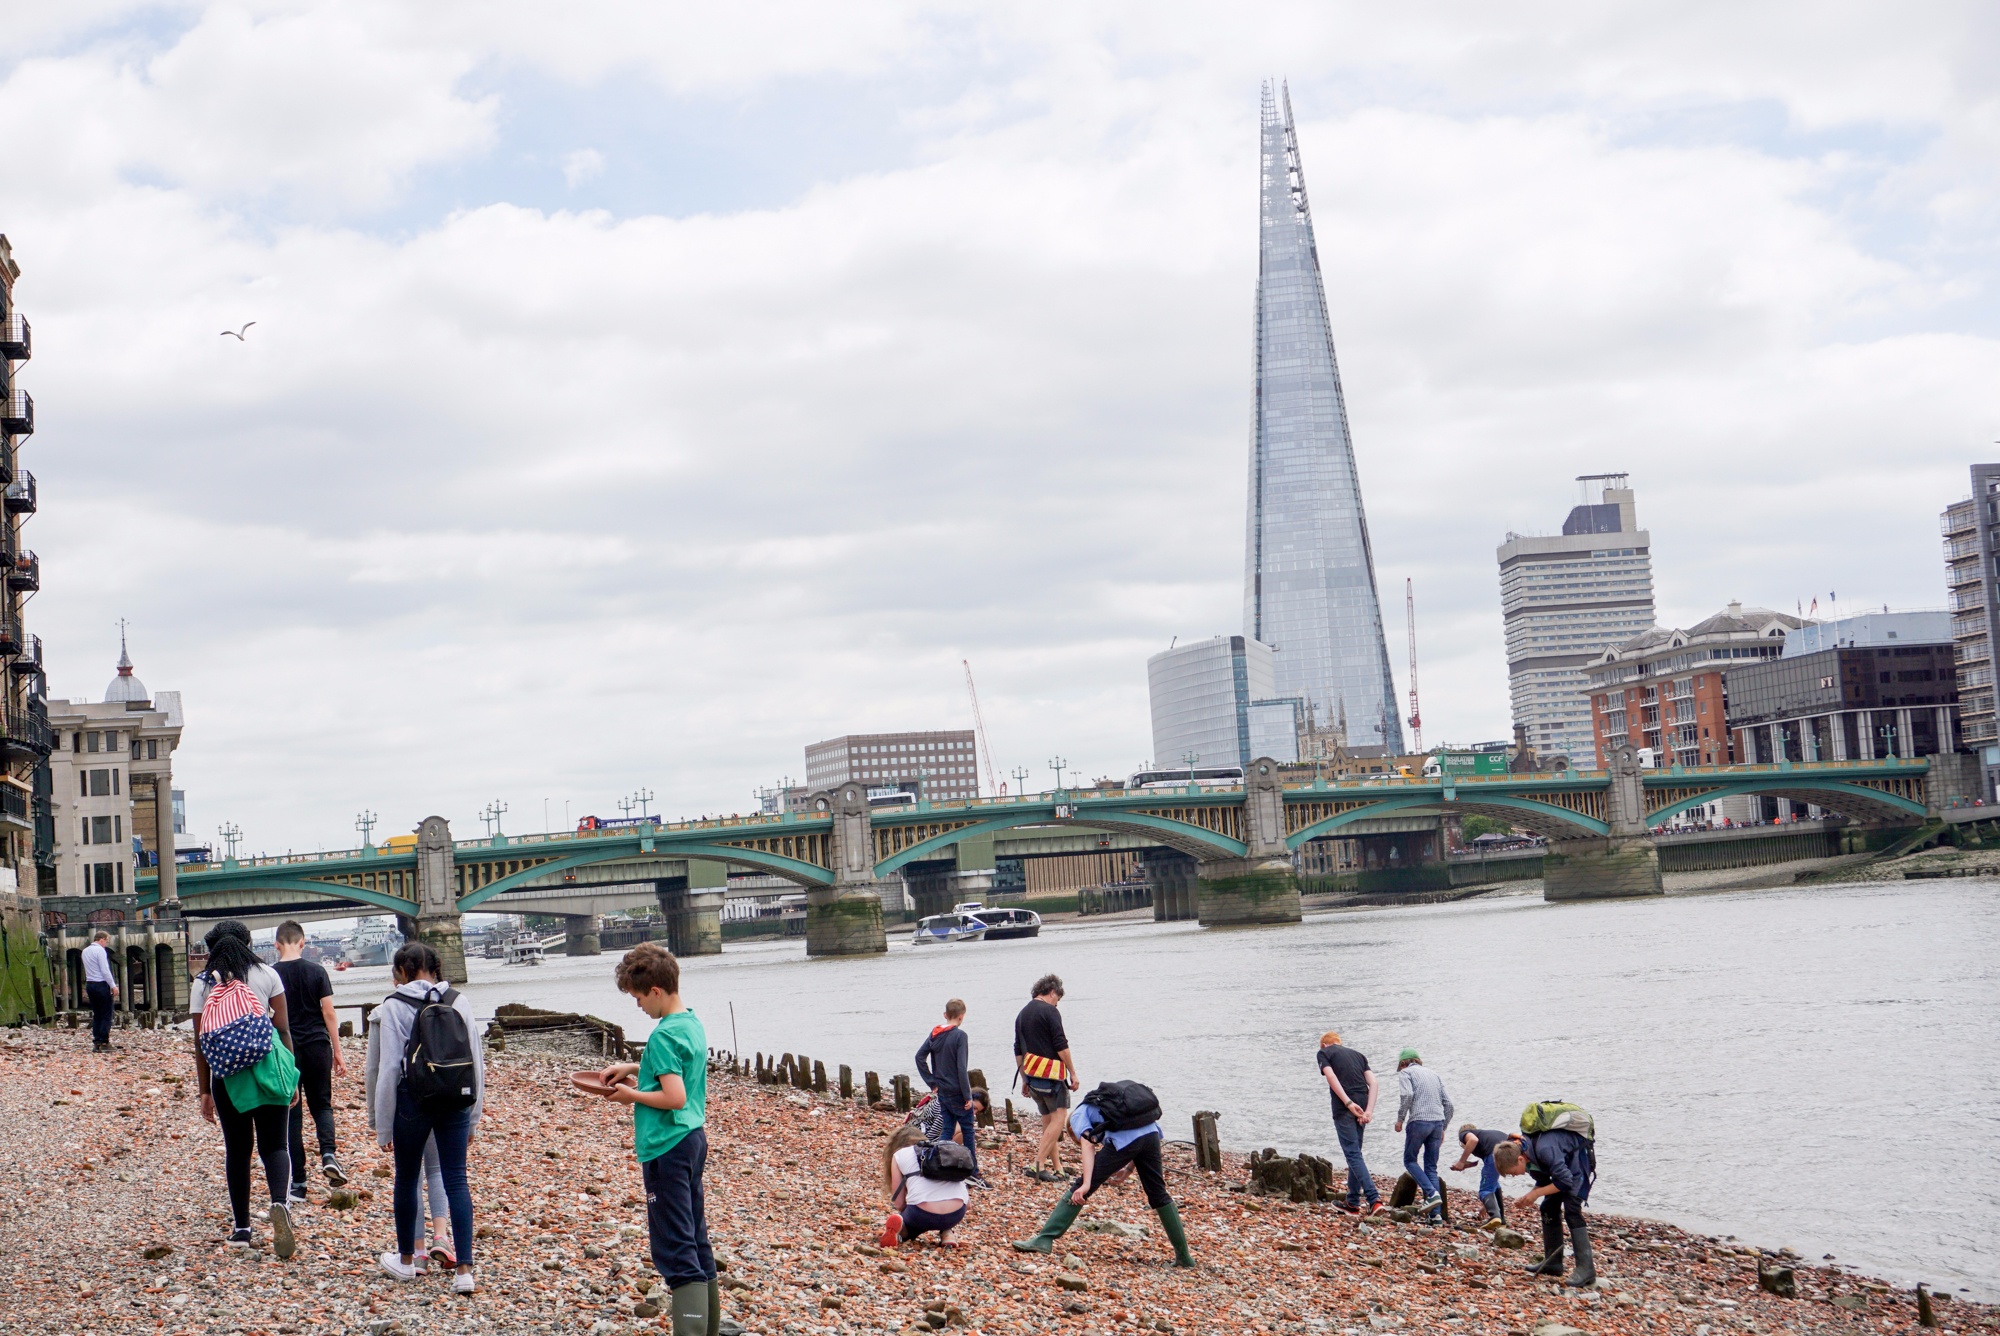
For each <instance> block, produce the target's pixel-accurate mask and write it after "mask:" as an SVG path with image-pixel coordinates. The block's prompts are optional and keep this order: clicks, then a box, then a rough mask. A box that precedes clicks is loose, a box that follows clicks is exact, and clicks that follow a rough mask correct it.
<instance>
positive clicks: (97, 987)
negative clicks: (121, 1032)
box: [83, 932, 118, 1053]
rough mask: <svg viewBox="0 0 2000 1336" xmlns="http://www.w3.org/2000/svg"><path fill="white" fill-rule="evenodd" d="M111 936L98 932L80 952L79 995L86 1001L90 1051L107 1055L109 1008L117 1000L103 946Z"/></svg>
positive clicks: (115, 983)
mask: <svg viewBox="0 0 2000 1336" xmlns="http://www.w3.org/2000/svg"><path fill="white" fill-rule="evenodd" d="M110 940H111V934H110V933H108V932H100V933H98V934H97V935H96V936H95V937H93V938H91V939H90V945H89V946H86V947H84V948H83V995H84V996H85V997H87V998H89V999H90V1051H91V1052H93V1053H109V1052H110V1051H111V1008H112V1006H113V1004H114V1003H116V1002H117V1000H118V981H117V980H116V979H114V978H112V977H111V952H110V950H109V949H108V948H107V947H106V946H105V945H104V944H105V943H106V942H108V941H110Z"/></svg>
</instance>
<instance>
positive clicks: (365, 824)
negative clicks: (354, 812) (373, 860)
mask: <svg viewBox="0 0 2000 1336" xmlns="http://www.w3.org/2000/svg"><path fill="white" fill-rule="evenodd" d="M378 820H380V818H379V817H377V816H376V815H375V814H374V813H373V812H371V811H369V810H367V809H366V808H363V809H362V810H361V814H360V815H359V816H357V817H355V818H354V828H355V829H356V830H358V831H360V832H361V847H362V848H363V849H373V848H374V847H375V841H374V839H373V838H372V836H373V835H374V834H375V823H376V821H378Z"/></svg>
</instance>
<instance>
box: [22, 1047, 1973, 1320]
mask: <svg viewBox="0 0 2000 1336" xmlns="http://www.w3.org/2000/svg"><path fill="white" fill-rule="evenodd" d="M116 1042H117V1045H118V1049H117V1051H116V1052H114V1053H112V1054H110V1055H106V1056H94V1055H92V1054H90V1053H88V1052H87V1051H85V1049H84V1048H83V1046H82V1042H81V1041H80V1040H79V1038H78V1036H76V1035H74V1034H71V1033H69V1032H68V1031H63V1030H56V1031H44V1030H38V1029H28V1030H16V1031H8V1032H7V1033H6V1035H5V1038H4V1042H0V1183H4V1184H5V1187H4V1193H5V1199H6V1211H5V1213H4V1215H5V1218H4V1220H0V1243H4V1245H5V1251H6V1257H7V1262H6V1287H7V1288H6V1292H7V1294H8V1309H7V1322H6V1326H7V1329H8V1330H9V1331H10V1332H37V1333H40V1332H70V1333H81V1332H85V1331H95V1332H141V1331H144V1332H154V1331H160V1332H273V1333H287V1334H289V1333H322V1332H325V1333H333V1332H341V1333H356V1334H357V1336H359V1334H360V1333H368V1332H375V1333H384V1332H408V1333H418V1332H459V1331H494V1332H503V1333H514V1332H524V1333H556V1332H564V1333H568V1332H578V1333H588V1332H596V1333H598V1336H605V1334H606V1333H610V1332H625V1331H640V1330H646V1331H652V1330H665V1329H666V1325H665V1323H664V1320H663V1319H662V1318H660V1317H657V1316H651V1315H649V1311H650V1310H649V1307H648V1306H647V1305H646V1303H645V1298H646V1295H647V1293H648V1292H649V1291H650V1290H651V1288H652V1286H653V1284H654V1279H655V1278H654V1276H653V1275H652V1272H651V1268H650V1266H649V1265H648V1262H647V1256H646V1248H645V1239H644V1207H643V1203H642V1197H641V1192H642V1189H641V1187H640V1182H639V1175H638V1172H637V1169H636V1167H635V1166H634V1165H633V1163H632V1160H631V1149H630V1146H631V1124H630V1116H629V1114H627V1113H626V1112H625V1111H624V1110H623V1109H622V1108H619V1107H617V1106H613V1105H610V1104H607V1103H605V1102H603V1101H601V1100H598V1099H596V1098H594V1097H590V1096H584V1095H580V1094H577V1093H575V1092H573V1091H572V1090H571V1089H570V1088H569V1086H568V1083H567V1081H566V1080H565V1074H566V1072H567V1071H568V1070H569V1069H570V1068H572V1067H580V1066H584V1065H587V1064H586V1059H584V1058H582V1057H581V1056H578V1057H564V1056H561V1055H551V1054H548V1053H539V1052H534V1053H531V1052H525V1051H519V1050H510V1051H507V1052H504V1053H498V1054H495V1055H493V1057H492V1061H491V1065H490V1072H491V1082H490V1087H489V1094H488V1105H487V1117H486V1118H485V1120H484V1121H483V1123H482V1125H481V1127H480V1129H479V1133H478V1135H477V1137H476V1138H475V1139H474V1141H473V1143H472V1150H473V1164H472V1182H473V1194H474V1199H475V1202H476V1210H477V1215H478V1222H479V1229H480V1233H481V1236H482V1237H481V1238H480V1239H479V1242H478V1248H479V1255H478V1258H477V1264H478V1275H479V1281H480V1291H479V1293H478V1294H476V1295H474V1296H472V1297H470V1298H462V1299H455V1298H453V1297H452V1296H451V1295H450V1294H448V1293H447V1292H446V1289H445V1283H444V1281H443V1280H442V1279H441V1278H440V1277H438V1276H436V1275H432V1276H427V1277H425V1278H423V1279H421V1280H419V1281H417V1282H415V1283H411V1284H399V1283H397V1282H394V1281H391V1280H389V1279H388V1278H387V1277H385V1276H383V1275H381V1274H380V1272H379V1271H378V1270H377V1269H376V1265H375V1254H376V1253H378V1252H379V1251H381V1250H382V1249H383V1248H384V1247H386V1246H388V1245H389V1243H390V1242H391V1241H392V1238H393V1230H392V1225H391V1220H390V1214H389V1200H388V1199H389V1191H388V1189H389V1180H388V1178H387V1177H384V1176H381V1175H382V1173H383V1171H385V1170H386V1168H387V1164H388V1158H387V1156H386V1154H383V1153H381V1152H378V1151H377V1150H376V1149H375V1147H374V1142H373V1139H372V1138H371V1137H370V1136H369V1135H368V1133H367V1131H366V1126H365V1121H364V1117H365V1115H364V1114H363V1112H362V1110H361V1108H360V1104H361V1099H360V1091H359V1084H358V1080H357V1079H354V1078H350V1079H349V1080H348V1081H346V1082H342V1083H340V1084H339V1086H338V1088H337V1100H336V1102H337V1104H338V1106H339V1107H338V1122H339V1128H340V1135H341V1138H342V1147H343V1156H344V1158H345V1161H346V1163H347V1166H348V1169H349V1172H350V1173H351V1174H352V1175H353V1182H352V1183H351V1184H350V1187H351V1188H353V1189H356V1190H357V1196H356V1200H355V1202H354V1204H353V1205H352V1206H351V1207H350V1208H349V1209H345V1210H337V1209H334V1208H333V1206H332V1205H331V1204H330V1203H329V1200H328V1194H327V1191H326V1188H325V1185H324V1184H323V1183H322V1182H320V1181H319V1179H318V1177H317V1174H316V1173H315V1175H314V1178H313V1182H312V1199H313V1200H312V1204H311V1205H309V1206H307V1207H306V1208H304V1209H303V1210H302V1211H300V1212H299V1219H298V1227H297V1229H298V1236H299V1249H298V1254H297V1256H295V1257H294V1258H293V1259H292V1260H291V1261H290V1262H284V1263H280V1262H276V1261H273V1260H271V1259H270V1256H269V1254H268V1252H266V1251H263V1250H262V1249H258V1250H252V1251H249V1252H243V1251H232V1250H230V1249H228V1248H225V1247H223V1246H222V1245H221V1243H220V1240H221V1239H222V1238H223V1236H224V1235H225V1233H226V1232H227V1223H228V1222H227V1218H226V1210H227V1207H226V1200H225V1197H224V1193H223V1188H222V1142H221V1136H220V1134H219V1132H217V1131H216V1129H215V1128H214V1127H212V1126H211V1125H209V1124H207V1123H204V1122H202V1121H201V1118H200V1115H199V1112H198V1108H199V1102H198V1100H197V1099H196V1098H195V1096H194V1092H193V1079H192V1076H193V1073H192V1064H191V1062H190V1061H189V1059H188V1048H187V1045H188V1043H189V1040H188V1037H187V1035H186V1034H185V1033H184V1032H181V1033H166V1032H146V1031H122V1032H120V1033H119V1035H118V1036H117V1039H116ZM347 1051H348V1055H349V1063H350V1067H351V1068H355V1069H358V1066H359V1062H358V1060H359V1057H360V1052H359V1046H358V1044H356V1043H354V1042H352V1041H350V1042H349V1044H348V1049H347ZM898 1121H899V1117H898V1115H895V1114H893V1113H882V1112H877V1111H874V1110H872V1109H868V1108H864V1107H862V1106H860V1105H859V1104H858V1103H856V1102H853V1101H846V1102H843V1101H841V1100H839V1099H838V1097H837V1096H832V1095H816V1094H813V1093H811V1092H801V1091H798V1090H795V1089H791V1088H788V1087H785V1086H777V1085H759V1084H756V1083H755V1082H754V1081H752V1080H750V1079H747V1078H744V1077H737V1076H731V1075H729V1074H728V1073H727V1072H726V1071H718V1072H716V1073H715V1074H714V1075H713V1076H712V1078H711V1084H710V1097H709V1136H710V1142H711V1147H712V1150H711V1155H710V1160H709V1168H708V1205H709V1220H710V1224H711V1230H712V1232H713V1234H714V1238H715V1244H716V1249H717V1254H718V1256H719V1258H720V1259H721V1260H722V1261H723V1262H725V1263H726V1265H727V1270H726V1271H725V1272H724V1273H723V1274H724V1285H725V1287H726V1294H725V1300H724V1312H725V1314H726V1316H727V1318H728V1320H729V1322H730V1323H732V1324H735V1325H740V1326H741V1328H742V1329H744V1330H746V1331H749V1332H756V1333H769V1334H770V1336H780V1334H781V1333H787V1332H792V1333H797V1332H807V1331H813V1332H821V1331H841V1332H845V1331H874V1332H882V1331H909V1330H930V1329H931V1328H932V1327H934V1326H936V1325H939V1324H943V1325H946V1326H952V1327H955V1328H956V1329H958V1330H966V1331H982V1332H1026V1331H1031V1330H1033V1331H1041V1330H1048V1329H1055V1330H1061V1331H1067V1332H1076V1333H1085V1332H1105V1333H1109V1332H1133V1331H1143V1330H1152V1331H1171V1332H1204V1333H1206V1332H1217V1333H1220V1332H1245V1331H1264V1332H1354V1333H1363V1332H1367V1333H1372V1332H1376V1331H1384V1330H1405V1331H1410V1332H1433V1331H1463V1332H1492V1333H1496V1336H1497V1334H1499V1333H1524V1334H1529V1333H1534V1332H1536V1331H1537V1330H1550V1331H1552V1330H1553V1329H1552V1328H1550V1327H1549V1325H1548V1324H1551V1323H1553V1324H1560V1325H1561V1326H1565V1327H1570V1328H1575V1329H1579V1330H1582V1331H1586V1332H1592V1333H1604V1334H1607V1336H1608V1334H1611V1333H1634V1334H1635V1336H1636V1334H1637V1333H1687V1334H1688V1336H1708V1334H1709V1333H1720V1332H1722V1331H1724V1330H1739V1331H1767V1332H1781V1331H1793V1332H1814V1333H1819V1332H1825V1333H1846V1332H1855V1333H1858V1332H1862V1331H1869V1332H1882V1331H1894V1330H1902V1329H1905V1328H1911V1329H1914V1327H1915V1323H1916V1316H1917V1312H1916V1302H1915V1299H1914V1297H1913V1296H1912V1295H1911V1294H1910V1293H1908V1292H1907V1291H1901V1292H1898V1291H1892V1290H1891V1289H1890V1287H1888V1286H1886V1285H1882V1284H1880V1283H1878V1282H1873V1281H1870V1280H1867V1279H1866V1278H1863V1277H1859V1276H1855V1275H1851V1274H1847V1273H1845V1272H1842V1271H1840V1270H1838V1269H1836V1268H1834V1267H1831V1266H1822V1265H1811V1266H1808V1265H1806V1264H1805V1263H1803V1262H1791V1263H1790V1264H1791V1266H1792V1269H1793V1276H1794V1284H1795V1285H1796V1287H1797V1291H1798V1297H1797V1298H1796V1299H1785V1298H1779V1297H1777V1296H1775V1295H1771V1294H1767V1293H1765V1292H1764V1291H1763V1290H1761V1289H1760V1288H1759V1285H1758V1278H1757V1273H1758V1269H1759V1263H1758V1259H1757V1256H1756V1254H1755V1253H1754V1250H1749V1249H1746V1248H1744V1247H1743V1246H1741V1245H1738V1244H1736V1243H1734V1242H1733V1241H1727V1240H1724V1241H1717V1240H1711V1239H1705V1238H1702V1237H1699V1236H1694V1235H1690V1234H1687V1233H1685V1232H1683V1231H1681V1230H1678V1229H1675V1228H1673V1227H1671V1226H1667V1225H1662V1224H1657V1223H1653V1222H1650V1221H1638V1220H1620V1219H1615V1218H1611V1217H1601V1218H1600V1219H1599V1220H1598V1222H1597V1228H1596V1231H1595V1235H1594V1237H1595V1240H1596V1242H1597V1252H1598V1268H1599V1273H1600V1275H1601V1276H1602V1277H1603V1282H1602V1285H1601V1287H1600V1288H1599V1289H1597V1290H1595V1291H1589V1292H1575V1291H1565V1290H1562V1289H1560V1288H1559V1287H1556V1286H1554V1285H1551V1284H1549V1283H1548V1282H1545V1281H1537V1280H1532V1279H1530V1278H1529V1277H1528V1276H1526V1275H1525V1274H1523V1272H1522V1269H1521V1268H1522V1265H1523V1262H1524V1259H1525V1257H1526V1255H1527V1254H1526V1251H1525V1250H1513V1249H1505V1248H1501V1247H1497V1246H1495V1244H1494V1243H1493V1242H1492V1241H1491V1240H1490V1238H1489V1237H1488V1236H1487V1235H1485V1234H1483V1233H1481V1232H1478V1231H1474V1230H1470V1229H1457V1228H1432V1227H1428V1226H1424V1225H1419V1224H1397V1223H1394V1222H1391V1221H1389V1220H1388V1219H1386V1218H1384V1217H1376V1218H1374V1219H1372V1220H1366V1221H1363V1220H1356V1219H1354V1218H1352V1217H1348V1216H1343V1215H1340V1214H1338V1213H1336V1212H1335V1211H1334V1210H1333V1209H1332V1208H1331V1207H1329V1206H1326V1205H1307V1204H1296V1203H1293V1202H1290V1201H1288V1200H1284V1199H1281V1198H1276V1197H1260V1196H1256V1195H1253V1194H1252V1193H1250V1192H1246V1191H1243V1190H1241V1188H1242V1186H1243V1184H1244V1182H1245V1180H1246V1179H1247V1178H1248V1177H1249V1171H1248V1168H1247V1165H1246V1161H1245V1158H1244V1157H1243V1156H1241V1155H1238V1154H1232V1153H1225V1154H1224V1156H1223V1170H1222V1172H1220V1173H1210V1172H1202V1171H1198V1170H1196V1169H1195V1168H1194V1161H1193V1153H1192V1151H1191V1150H1190V1149H1189V1148H1188V1147H1186V1146H1183V1145H1176V1146H1172V1147H1170V1148H1169V1152H1168V1169H1169V1177H1168V1181H1169V1185H1170V1190H1171V1191H1172V1192H1173V1194H1174V1195H1175V1197H1176V1198H1177V1199H1178V1200H1180V1201H1181V1202H1182V1210H1183V1214H1184V1215H1185V1217H1186V1220H1187V1226H1188V1233H1189V1238H1190V1242H1191V1244H1192V1246H1193V1250H1194V1253H1195V1256H1196V1257H1197V1258H1198V1259H1199V1262H1200V1265H1199V1267H1198V1268H1196V1269H1195V1270H1193V1271H1181V1270H1176V1269H1174V1268H1172V1267H1171V1266H1169V1265H1168V1264H1167V1263H1168V1262H1169V1261H1170V1257H1171V1254H1170V1251H1169V1249H1168V1246H1167V1244H1166V1242H1165V1240H1164V1239H1162V1238H1161V1237H1160V1236H1159V1232H1158V1227H1157V1224H1156V1223H1154V1222H1153V1220H1152V1216H1151V1214H1150V1212H1148V1211H1147V1210H1146V1208H1145V1203H1144V1200H1143V1198H1142V1197H1141V1196H1140V1194H1139V1192H1138V1189H1137V1188H1136V1186H1130V1185H1128V1186H1125V1187H1123V1188H1118V1189H1108V1190H1106V1191H1105V1192H1102V1193H1100V1194H1099V1196H1098V1198H1097V1199H1096V1200H1094V1201H1093V1202H1092V1203H1091V1204H1090V1206H1089V1207H1088V1208H1087V1209H1086V1210H1085V1212H1084V1215H1083V1218H1082V1221H1081V1222H1080V1223H1079V1225H1078V1227H1077V1228H1076V1229H1075V1230H1073V1231H1072V1232H1071V1233H1070V1234H1069V1235H1068V1236H1067V1237H1066V1238H1065V1239H1064V1240H1063V1241H1062V1243H1061V1245H1060V1246H1059V1248H1058V1250H1057V1253H1056V1255H1055V1256H1054V1257H1052V1258H1041V1257H1024V1256H1022V1255H1021V1254H1018V1253H1015V1252H1014V1251H1013V1250H1012V1249H1010V1248H1008V1247H1007V1241H1008V1240H1009V1239H1012V1238H1019V1237H1024V1236H1026V1235H1027V1234H1029V1233H1031V1232H1032V1231H1033V1230H1034V1229H1035V1227H1036V1226H1037V1225H1038V1224H1039V1223H1040V1222H1041V1220H1042V1217H1043V1216H1044V1215H1045V1214H1046V1212H1047V1209H1048V1207H1049V1205H1050V1204H1051V1202H1052V1201H1053V1199H1054V1196H1055V1194H1056V1192H1057V1191H1058V1190H1059V1189H1058V1188H1056V1187H1055V1186H1053V1185H1045V1184H1040V1183H1035V1182H1031V1181H1030V1180H1028V1179H1026V1178H1023V1177H1021V1176H1020V1175H1019V1174H1017V1173H1013V1172H1011V1171H1010V1170H1011V1166H1012V1164H1013V1163H1015V1162H1017V1161H1019V1160H1021V1159H1023V1158H1025V1155H1026V1151H1027V1147H1028V1144H1029V1142H1028V1140H1027V1138H1028V1137H1029V1136H1031V1135H1032V1133H1033V1122H1032V1119H1030V1120H1029V1122H1028V1126H1027V1129H1026V1131H1025V1132H1024V1133H1022V1134H1015V1135H1009V1134H1007V1133H1005V1132H1004V1131H1003V1130H997V1129H996V1130H995V1131H994V1132H993V1133H992V1134H991V1135H990V1136H989V1139H988V1144H987V1145H986V1146H984V1147H983V1148H982V1150H981V1154H982V1157H983V1163H984V1164H985V1166H986V1167H987V1172H988V1174H989V1175H990V1177H991V1178H992V1179H993V1182H994V1184H995V1187H994V1189H993V1190H992V1191H990V1192H983V1193H975V1194H974V1197H973V1210H972V1212H971V1214H970V1216H969V1217H968V1220H967V1223H966V1224H965V1226H964V1227H962V1228H961V1230H960V1231H959V1234H958V1238H959V1240H960V1241H962V1242H963V1243H964V1244H965V1245H966V1246H964V1247H962V1248H960V1249H954V1250H942V1249H938V1248H936V1247H932V1246H928V1245H923V1246H916V1247H910V1248H905V1249H901V1250H899V1251H897V1252H895V1253H891V1254H884V1253H881V1252H880V1251H879V1250H878V1249H876V1248H875V1246H874V1244H875V1234H876V1232H877V1230H878V1229H879V1227H880V1223H881V1216H882V1211H881V1192H880V1189H879V1186H878V1185H877V1181H876V1173H877V1167H878V1155H879V1149H880V1146H881V1141H882V1138H883V1137H884V1136H886V1135H887V1134H888V1132H889V1131H890V1130H892V1129H893V1128H894V1126H895V1125H896V1124H897V1122H898ZM308 1136H310V1133H308ZM1335 1177H1336V1181H1337V1180H1338V1175H1336V1176H1335ZM1384 1186H1385V1188H1386V1187H1387V1186H1388V1185H1387V1184H1386V1183H1385V1184H1384ZM1454 1200H1455V1201H1456V1202H1461V1203H1464V1204H1467V1205H1469V1204H1470V1202H1469V1200H1467V1198H1466V1196H1465V1194H1462V1193H1457V1194H1454ZM1517 1223H1527V1224H1530V1225H1532V1222H1517ZM1107 1226H1115V1228H1108V1229H1107V1228H1105V1227H1107ZM1765 1260H1766V1261H1767V1262H1769V1261H1779V1260H1782V1261H1789V1259H1765ZM1936 1311H1937V1314H1938V1318H1939V1321H1940V1322H1941V1324H1942V1326H1943V1327H1944V1328H1945V1329H1946V1330H1961V1331H1963V1330H1973V1329H1975V1328H1988V1327H1993V1326H1995V1325H2000V1319H1996V1316H1995V1313H1994V1310H1992V1309H1989V1308H1986V1307H1983V1306H1976V1305H1972V1304H1967V1303H1963V1302H1949V1301H1947V1302H1940V1303H1938V1304H1937V1306H1936ZM732 1329H733V1327H732Z"/></svg>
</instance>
